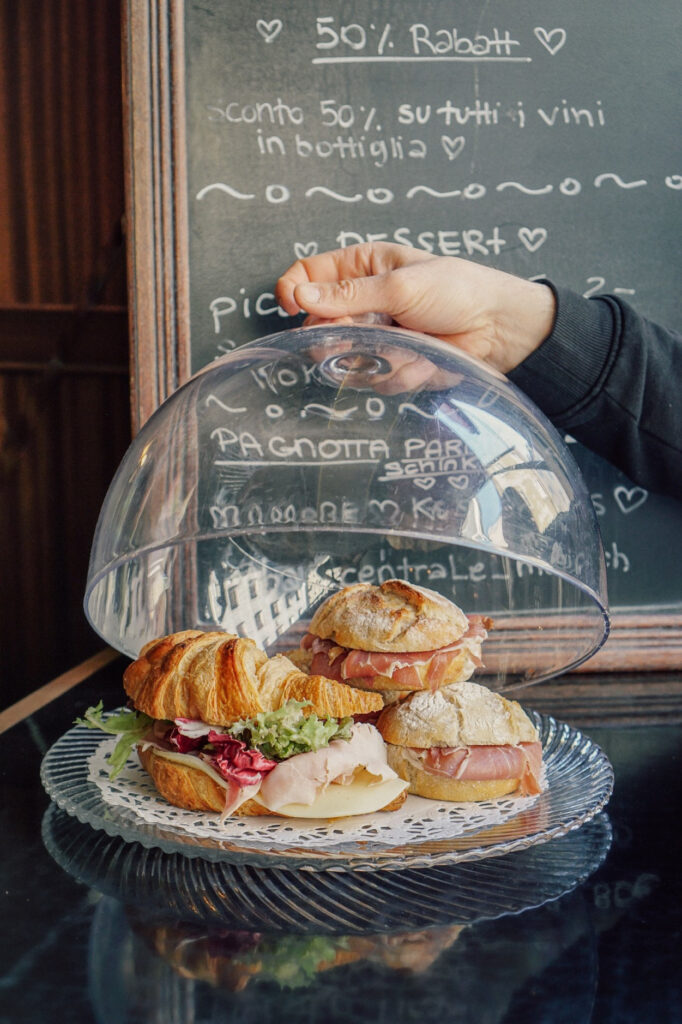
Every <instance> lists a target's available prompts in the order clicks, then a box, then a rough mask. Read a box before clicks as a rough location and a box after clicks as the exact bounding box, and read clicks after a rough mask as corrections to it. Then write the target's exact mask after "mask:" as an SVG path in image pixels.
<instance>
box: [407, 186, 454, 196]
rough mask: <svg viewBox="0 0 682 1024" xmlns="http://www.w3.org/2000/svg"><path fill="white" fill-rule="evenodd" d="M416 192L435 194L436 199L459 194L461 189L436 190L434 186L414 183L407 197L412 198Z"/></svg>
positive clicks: (428, 194)
mask: <svg viewBox="0 0 682 1024" xmlns="http://www.w3.org/2000/svg"><path fill="white" fill-rule="evenodd" d="M418 192H426V194H427V196H435V197H436V198H437V199H451V198H452V196H461V194H462V191H461V189H459V188H456V189H454V190H453V191H452V192H437V191H436V190H435V188H429V186H428V185H415V186H414V188H411V189H410V190H409V191H408V193H407V198H408V199H414V197H415V196H416V195H417V193H418Z"/></svg>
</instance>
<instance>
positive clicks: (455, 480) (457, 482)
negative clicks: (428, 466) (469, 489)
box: [448, 473, 469, 491]
mask: <svg viewBox="0 0 682 1024" xmlns="http://www.w3.org/2000/svg"><path fill="white" fill-rule="evenodd" d="M448 483H449V484H450V486H451V487H454V488H455V490H456V491H463V490H464V488H465V487H466V486H467V485H468V483H469V477H468V476H467V475H466V473H460V474H459V475H458V476H449V477H448Z"/></svg>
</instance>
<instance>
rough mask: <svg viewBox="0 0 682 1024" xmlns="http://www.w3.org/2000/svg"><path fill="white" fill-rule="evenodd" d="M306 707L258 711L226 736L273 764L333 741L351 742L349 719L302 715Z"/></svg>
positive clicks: (301, 703)
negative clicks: (254, 750)
mask: <svg viewBox="0 0 682 1024" xmlns="http://www.w3.org/2000/svg"><path fill="white" fill-rule="evenodd" d="M309 704H310V701H306V700H290V701H287V703H286V704H284V705H282V707H281V708H278V709H277V711H261V712H260V713H259V714H257V715H256V716H255V717H254V718H244V719H241V720H240V721H239V722H235V724H234V725H232V726H230V728H229V730H228V732H229V734H230V735H231V736H234V737H235V738H236V739H239V740H243V741H244V742H245V743H246V745H247V746H249V747H257V748H258V750H260V751H262V753H263V754H265V756H266V757H270V758H273V759H274V760H276V761H283V760H284V759H285V758H287V757H293V755H294V754H307V753H309V752H310V751H313V750H320V749H321V748H322V747H326V746H327V745H328V744H329V743H330V742H331V741H332V740H349V739H350V735H351V728H352V726H353V719H352V718H341V719H337V718H318V716H317V715H316V714H315V713H312V714H310V715H304V714H303V708H304V707H306V706H308V705H309Z"/></svg>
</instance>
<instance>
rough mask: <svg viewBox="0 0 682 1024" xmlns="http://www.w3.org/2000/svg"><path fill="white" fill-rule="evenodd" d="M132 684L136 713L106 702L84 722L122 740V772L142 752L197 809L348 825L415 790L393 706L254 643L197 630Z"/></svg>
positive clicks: (173, 643) (140, 663) (181, 800)
mask: <svg viewBox="0 0 682 1024" xmlns="http://www.w3.org/2000/svg"><path fill="white" fill-rule="evenodd" d="M123 686H124V689H125V691H126V693H127V695H128V697H129V700H130V704H131V705H132V708H133V709H134V710H133V711H130V710H128V711H122V712H119V713H117V714H114V715H111V716H105V715H103V713H102V704H101V702H100V704H98V705H97V707H95V708H90V709H89V710H88V711H87V712H86V713H85V716H84V718H82V719H79V720H78V721H79V724H81V725H86V726H89V727H91V728H100V729H103V730H104V731H106V732H110V733H115V734H117V735H119V741H118V743H117V745H116V748H115V750H114V752H113V754H112V757H111V758H110V764H111V768H112V775H115V774H116V773H117V772H119V771H120V770H121V769H122V767H123V765H124V764H125V763H126V761H127V759H128V756H129V755H130V754H131V752H132V748H133V747H135V748H136V749H137V753H138V756H139V759H140V761H141V763H142V765H143V767H144V768H145V769H146V770H147V772H149V774H150V775H151V777H152V779H153V781H154V784H155V786H156V788H157V790H158V791H159V793H160V794H161V795H162V796H163V797H164V798H165V799H166V800H168V801H169V802H170V803H172V804H175V805H176V806H178V807H183V808H187V809H190V810H200V811H214V812H216V813H219V814H221V815H223V816H226V815H232V814H237V815H260V814H266V815H267V814H276V815H282V816H284V817H306V818H337V817H345V816H347V815H354V814H366V813H369V812H373V811H378V810H382V809H385V810H392V809H393V808H394V807H398V806H399V805H400V804H401V803H402V802H403V801H404V799H405V794H406V790H407V785H406V783H405V782H404V781H403V780H402V779H400V778H399V777H398V775H397V774H396V772H394V771H393V769H392V768H390V767H389V765H388V763H387V760H386V748H385V745H384V742H383V740H382V739H381V736H380V734H379V732H378V731H377V730H376V728H375V727H374V726H373V725H370V724H369V723H368V722H367V721H363V720H362V719H363V716H372V715H376V713H377V711H379V710H380V709H381V706H382V704H383V701H382V698H381V697H380V695H379V694H372V693H364V692H362V691H360V690H354V689H353V688H352V687H350V686H347V685H346V684H344V683H339V682H337V681H335V680H330V679H325V678H323V677H321V676H315V675H307V674H306V673H305V672H301V671H299V670H298V669H297V668H296V666H295V665H294V664H293V663H292V662H290V661H289V660H288V659H287V658H286V657H284V656H283V655H277V656H276V657H274V658H268V657H267V655H266V654H265V653H264V652H263V651H261V650H260V649H259V648H258V647H257V645H256V644H255V643H254V642H253V640H249V639H245V638H242V637H236V636H232V635H230V634H229V633H217V632H213V633H203V632H200V631H198V630H187V631H185V632H181V633H175V634H172V635H170V636H166V637H162V638H160V639H158V640H154V641H152V642H151V643H148V644H147V645H146V646H145V647H143V648H142V651H141V652H140V655H139V657H138V659H137V660H136V661H134V662H133V663H132V664H131V665H129V666H128V668H127V669H126V671H125V673H124V676H123Z"/></svg>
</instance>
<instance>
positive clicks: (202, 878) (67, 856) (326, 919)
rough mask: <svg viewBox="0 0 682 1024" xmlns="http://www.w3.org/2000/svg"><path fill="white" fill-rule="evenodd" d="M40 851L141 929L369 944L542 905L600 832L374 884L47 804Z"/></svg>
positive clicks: (567, 884) (591, 865)
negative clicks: (94, 825)
mask: <svg viewBox="0 0 682 1024" xmlns="http://www.w3.org/2000/svg"><path fill="white" fill-rule="evenodd" d="M42 835H43V842H44V844H45V846H46V848H47V850H48V852H49V853H50V855H51V856H52V858H53V859H54V860H55V861H56V862H57V863H58V864H59V866H60V867H61V868H63V869H64V871H66V872H67V873H68V874H69V875H71V876H72V877H73V878H75V879H77V880H78V881H79V882H82V883H84V884H85V885H88V886H90V887H91V888H94V889H96V890H97V891H98V892H100V893H103V894H104V895H105V896H109V897H113V898H114V899H117V900H120V901H121V902H122V903H124V904H126V905H128V906H132V907H134V908H135V909H136V911H137V912H138V913H143V914H144V916H145V918H146V919H148V920H149V921H157V922H161V921H165V920H168V921H178V920H180V921H186V922H193V923H196V924H202V925H206V926H213V927H216V928H228V929H244V930H248V931H267V932H284V933H287V934H288V933H292V932H303V933H310V932H314V933H316V934H321V933H323V934H328V933H329V934H335V935H338V934H367V933H371V934H375V933H378V932H391V931H393V930H395V929H398V930H400V931H406V930H409V929H421V928H431V927H437V926H442V925H450V924H453V923H457V924H460V925H461V924H473V923H475V922H477V921H481V920H494V919H497V918H499V917H504V916H506V915H508V914H519V913H521V912H523V911H526V910H532V909H535V908H537V907H541V906H544V905H545V904H546V903H549V902H551V901H553V900H557V899H559V898H560V897H561V896H564V895H565V894H566V893H568V892H570V891H571V890H572V889H574V888H575V887H576V886H577V885H579V884H580V883H581V882H583V881H584V880H585V879H586V878H588V877H589V876H590V875H591V874H593V872H595V871H596V870H597V868H598V867H599V866H600V865H601V864H602V862H603V860H604V858H605V857H606V854H607V853H608V850H609V848H610V845H611V838H612V833H611V825H610V822H609V819H608V817H607V816H606V814H598V815H597V816H596V817H595V818H594V819H593V820H592V821H590V822H587V823H586V824H585V825H584V826H583V827H582V828H579V829H575V830H574V831H572V832H570V833H569V834H568V835H565V836H560V837H559V838H558V839H555V840H554V841H553V842H551V843H542V844H538V845H535V846H531V847H529V848H528V849H525V850H516V851H515V852H513V853H508V854H507V855H506V856H504V857H486V858H485V859H483V860H478V861H472V862H468V863H465V864H444V865H440V866H436V867H422V868H406V869H405V870H404V871H394V872H391V873H390V874H387V873H385V872H382V873H378V874H368V873H367V872H365V873H356V872H352V871H328V872H319V871H298V870H295V869H294V870H292V869H287V868H256V867H252V866H251V865H249V864H232V863H230V862H229V861H225V860H223V861H214V862H213V861H207V860H203V859H201V858H199V857H184V856H183V855H182V854H180V853H164V852H163V850H160V849H159V848H158V847H154V848H145V847H143V846H141V845H140V844H139V843H127V842H125V840H123V839H120V838H119V837H116V836H114V837H112V836H107V835H105V834H104V833H103V832H102V831H99V830H98V831H93V829H91V828H89V827H88V826H87V825H84V824H82V823H81V822H79V821H77V820H76V819H75V818H73V817H72V816H71V815H69V814H66V812H65V811H62V810H60V809H59V808H58V807H57V806H55V804H50V806H49V807H48V809H47V811H46V812H45V815H44V817H43V827H42Z"/></svg>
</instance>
